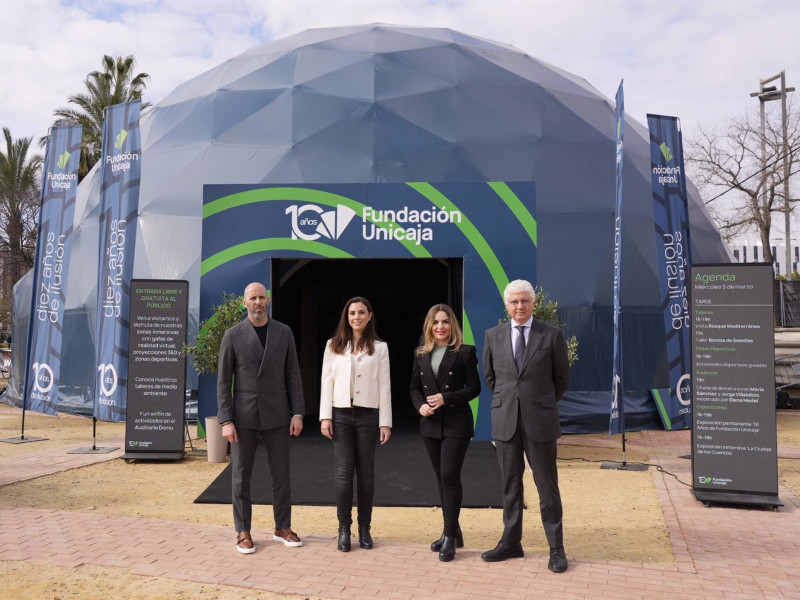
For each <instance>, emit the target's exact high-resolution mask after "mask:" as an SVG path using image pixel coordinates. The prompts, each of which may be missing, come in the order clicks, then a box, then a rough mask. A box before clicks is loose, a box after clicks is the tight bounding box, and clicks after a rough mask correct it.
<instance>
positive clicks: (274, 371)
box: [217, 319, 305, 430]
mask: <svg viewBox="0 0 800 600" xmlns="http://www.w3.org/2000/svg"><path fill="white" fill-rule="evenodd" d="M217 405H218V409H219V410H218V412H217V415H218V417H219V421H220V423H224V422H226V421H233V424H234V425H235V426H236V428H237V429H239V428H242V429H261V430H263V429H274V428H276V427H283V426H288V425H289V421H290V420H291V418H292V415H302V414H304V412H305V400H304V398H303V385H302V381H301V379H300V366H299V363H298V361H297V350H296V349H295V343H294V335H293V334H292V330H291V329H289V327H287V326H286V325H284V324H283V323H280V322H279V321H276V320H275V319H270V320H269V329H267V344H266V348H265V349H262V347H261V341H260V340H259V339H258V334H257V333H256V332H255V330H254V329H253V325H252V323H250V321H249V320H248V319H245V320H244V321H242V322H241V323H239V324H238V325H235V326H233V327H231V328H230V329H228V330H227V331H226V332H225V335H224V336H223V338H222V343H221V344H220V348H219V368H218V373H217Z"/></svg>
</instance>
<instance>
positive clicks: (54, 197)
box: [22, 125, 83, 415]
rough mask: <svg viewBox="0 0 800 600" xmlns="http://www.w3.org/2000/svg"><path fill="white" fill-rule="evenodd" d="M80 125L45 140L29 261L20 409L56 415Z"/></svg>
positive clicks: (57, 129)
mask: <svg viewBox="0 0 800 600" xmlns="http://www.w3.org/2000/svg"><path fill="white" fill-rule="evenodd" d="M82 132H83V129H82V127H81V126H80V125H68V126H65V127H53V128H52V129H51V130H50V136H49V138H48V140H47V150H46V151H45V159H44V171H43V176H42V200H41V205H40V207H39V233H38V236H37V240H36V257H35V259H34V263H33V294H32V295H31V318H30V323H29V329H28V355H27V363H26V367H25V388H24V394H23V397H22V402H23V408H28V409H30V410H34V411H37V412H43V413H47V414H49V415H55V414H56V412H57V410H56V409H57V406H58V382H59V378H60V374H61V329H62V327H63V324H64V303H65V301H66V295H67V275H68V274H69V256H70V250H71V248H72V229H73V225H74V216H75V197H76V195H77V191H78V166H79V164H80V157H81V137H82Z"/></svg>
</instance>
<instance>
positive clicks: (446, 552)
mask: <svg viewBox="0 0 800 600" xmlns="http://www.w3.org/2000/svg"><path fill="white" fill-rule="evenodd" d="M455 557H456V541H455V540H454V539H453V538H451V537H450V536H449V535H445V536H443V538H442V547H441V549H440V550H439V560H440V561H442V562H450V561H451V560H453V559H454V558H455Z"/></svg>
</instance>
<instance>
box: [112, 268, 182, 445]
mask: <svg viewBox="0 0 800 600" xmlns="http://www.w3.org/2000/svg"><path fill="white" fill-rule="evenodd" d="M188 306H189V282H188V281H168V280H158V279H134V280H133V281H131V308H130V318H129V321H128V322H129V324H130V337H129V339H130V344H129V346H128V392H127V394H128V410H127V418H126V421H125V454H124V455H123V457H122V458H124V459H126V460H129V459H138V460H170V459H174V460H180V459H181V458H182V457H183V454H184V443H185V440H184V437H183V436H184V421H185V418H186V412H185V402H186V357H185V356H183V355H182V354H181V348H182V347H183V345H184V343H185V342H186V323H187V315H188Z"/></svg>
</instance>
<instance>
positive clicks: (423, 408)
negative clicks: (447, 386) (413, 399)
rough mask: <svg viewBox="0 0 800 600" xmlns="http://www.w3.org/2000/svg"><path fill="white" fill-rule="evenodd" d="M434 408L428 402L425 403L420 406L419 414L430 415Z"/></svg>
mask: <svg viewBox="0 0 800 600" xmlns="http://www.w3.org/2000/svg"><path fill="white" fill-rule="evenodd" d="M433 412H434V411H433V409H432V408H431V407H430V406H428V405H427V404H423V405H422V406H420V407H419V414H420V415H422V416H423V417H430V416H431V415H432V414H433Z"/></svg>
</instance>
